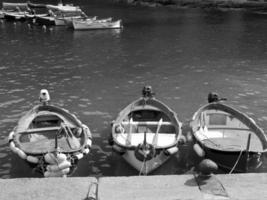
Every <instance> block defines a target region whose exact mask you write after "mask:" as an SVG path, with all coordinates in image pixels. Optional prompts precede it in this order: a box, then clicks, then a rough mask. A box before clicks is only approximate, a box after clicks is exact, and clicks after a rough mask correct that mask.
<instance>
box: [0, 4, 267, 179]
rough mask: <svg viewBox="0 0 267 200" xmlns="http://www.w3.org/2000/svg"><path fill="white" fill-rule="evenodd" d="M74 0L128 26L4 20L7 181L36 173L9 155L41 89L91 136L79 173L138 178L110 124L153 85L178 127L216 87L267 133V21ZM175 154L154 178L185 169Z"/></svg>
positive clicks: (0, 155) (0, 77) (1, 80)
mask: <svg viewBox="0 0 267 200" xmlns="http://www.w3.org/2000/svg"><path fill="white" fill-rule="evenodd" d="M75 3H76V4H79V5H80V6H81V8H82V9H83V10H84V11H85V12H86V13H87V14H88V15H92V16H94V15H97V16H99V17H109V16H112V17H113V18H114V19H122V20H123V24H124V28H123V29H122V30H121V31H116V30H104V31H81V32H78V31H73V30H69V29H66V28H65V27H50V28H49V27H48V28H46V29H44V28H42V27H38V26H29V25H28V24H27V23H19V22H18V23H13V22H5V21H3V20H2V21H1V22H0V47H1V51H0V72H1V73H0V85H1V87H0V113H1V114H0V132H1V133H0V177H1V178H16V177H36V176H39V175H38V174H36V173H35V172H34V171H32V169H31V168H29V167H28V166H27V165H26V164H25V163H24V162H23V161H22V160H21V159H19V158H18V157H17V156H16V155H14V154H13V153H12V152H11V151H10V149H9V147H8V141H7V136H8V134H9V132H10V131H11V130H12V129H13V127H14V126H16V122H17V120H18V119H19V117H20V116H21V115H22V114H23V113H24V112H25V111H27V110H29V109H30V108H31V107H32V106H33V105H34V104H35V103H37V102H38V94H39V90H40V89H42V88H47V89H48V90H49V91H50V95H51V97H52V102H53V103H54V104H56V105H59V106H63V107H64V108H67V109H68V110H70V111H71V112H73V113H74V114H76V115H77V116H78V118H79V119H80V120H81V121H82V122H83V123H85V124H87V125H88V126H89V127H90V129H91V131H92V133H93V147H92V151H91V154H90V155H88V156H86V157H85V158H84V159H83V160H81V161H80V163H79V166H78V168H77V170H76V171H75V173H74V174H73V176H124V175H137V174H138V172H136V171H135V170H133V169H132V168H131V167H130V166H129V165H127V164H126V163H125V162H124V161H123V160H122V159H121V158H120V157H118V156H116V155H115V154H114V153H112V151H111V148H110V146H109V145H108V140H107V139H108V135H109V133H110V122H111V121H112V120H113V119H114V118H115V117H116V116H117V114H118V112H119V111H120V110H121V109H122V108H123V107H124V106H126V105H127V104H129V103H130V102H131V101H132V100H134V99H136V98H139V96H140V94H141V89H142V87H143V86H144V85H147V84H149V85H152V86H153V88H154V90H155V92H156V94H157V97H158V99H160V100H162V101H163V102H165V103H166V104H167V105H169V106H170V107H171V108H172V109H173V110H175V111H176V112H177V113H178V116H179V119H180V121H182V122H186V121H187V120H189V119H190V118H191V116H192V115H193V113H194V112H195V111H196V110H197V109H198V108H199V106H201V105H203V104H204V103H206V97H207V94H208V92H210V91H215V92H218V93H219V94H221V95H222V96H223V97H227V98H228V104H230V105H232V106H234V107H236V108H237V109H239V110H241V111H243V112H245V113H246V114H248V115H249V116H251V117H252V118H254V119H255V121H256V122H257V123H258V124H259V125H260V126H261V127H262V128H263V129H264V130H267V111H266V108H267V98H266V97H267V82H266V81H267V68H266V65H267V37H266V34H267V26H266V23H267V16H266V15H265V16H261V15H257V14H253V13H249V12H244V11H237V12H234V11H227V12H222V11H219V10H216V11H215V10H203V9H202V10H200V9H166V8H159V9H152V8H140V7H132V6H126V5H118V4H110V3H103V2H100V3H99V1H98V2H92V1H85V0H80V1H77V2H76V1H75ZM178 157H179V156H177V157H175V158H173V159H172V160H170V162H168V163H166V165H163V166H162V167H161V168H159V170H157V171H155V172H154V174H178V173H187V169H186V168H185V164H184V162H181V160H179V158H178ZM265 168H266V166H265V165H264V166H263V169H262V170H263V171H264V170H265Z"/></svg>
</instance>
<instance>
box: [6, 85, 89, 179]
mask: <svg viewBox="0 0 267 200" xmlns="http://www.w3.org/2000/svg"><path fill="white" fill-rule="evenodd" d="M49 100H50V96H49V93H48V91H47V90H41V93H40V101H41V103H40V104H39V105H36V106H34V107H33V108H32V109H31V110H29V111H28V112H26V113H25V114H24V115H23V116H22V117H21V118H20V119H19V121H18V124H17V126H16V127H15V128H14V130H13V131H12V132H11V133H10V134H9V144H10V148H11V150H12V151H13V152H14V153H15V154H17V155H18V156H19V157H20V158H21V159H23V160H25V161H27V162H28V163H29V164H30V165H31V166H33V167H34V169H36V170H38V171H40V172H41V173H42V174H43V175H44V176H45V177H55V176H64V175H70V174H71V173H72V171H73V169H75V167H76V166H77V164H78V161H79V160H80V159H81V158H82V157H83V156H84V155H86V154H88V153H89V152H90V147H91V144H92V137H91V132H90V130H89V128H88V127H87V126H86V125H84V124H82V123H81V121H80V120H78V119H77V118H76V116H74V115H73V114H71V113H70V112H69V111H67V110H65V109H63V108H60V107H58V106H54V105H50V104H49V103H48V102H49Z"/></svg>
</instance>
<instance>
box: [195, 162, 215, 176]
mask: <svg viewBox="0 0 267 200" xmlns="http://www.w3.org/2000/svg"><path fill="white" fill-rule="evenodd" d="M198 170H199V171H200V172H201V173H202V174H204V175H209V174H211V173H214V172H215V171H217V170H218V165H217V164H216V163H215V162H213V161H212V160H210V159H204V160H202V161H201V162H200V163H199V164H198Z"/></svg>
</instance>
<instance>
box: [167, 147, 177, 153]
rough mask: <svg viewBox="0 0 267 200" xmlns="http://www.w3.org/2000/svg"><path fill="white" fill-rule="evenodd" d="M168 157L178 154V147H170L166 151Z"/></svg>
mask: <svg viewBox="0 0 267 200" xmlns="http://www.w3.org/2000/svg"><path fill="white" fill-rule="evenodd" d="M166 151H167V152H168V154H169V155H173V154H175V153H177V152H178V147H171V148H169V149H166Z"/></svg>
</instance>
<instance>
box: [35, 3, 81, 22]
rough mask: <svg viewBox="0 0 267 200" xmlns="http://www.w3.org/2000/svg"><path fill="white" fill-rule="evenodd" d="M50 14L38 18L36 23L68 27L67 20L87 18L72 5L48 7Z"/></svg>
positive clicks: (78, 8)
mask: <svg viewBox="0 0 267 200" xmlns="http://www.w3.org/2000/svg"><path fill="white" fill-rule="evenodd" d="M46 8H47V10H48V14H47V15H45V16H37V17H36V23H37V24H39V25H48V26H50V25H55V26H64V25H66V23H65V19H72V18H81V17H85V16H86V15H85V13H84V12H83V11H82V10H81V9H80V7H78V6H72V5H63V4H58V5H46Z"/></svg>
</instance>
